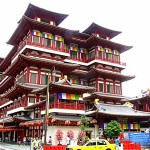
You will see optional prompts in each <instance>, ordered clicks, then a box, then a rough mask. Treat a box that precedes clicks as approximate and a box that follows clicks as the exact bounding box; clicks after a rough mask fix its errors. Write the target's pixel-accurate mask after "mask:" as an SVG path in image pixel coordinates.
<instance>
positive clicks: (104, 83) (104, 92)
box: [104, 79, 106, 93]
mask: <svg viewBox="0 0 150 150" xmlns="http://www.w3.org/2000/svg"><path fill="white" fill-rule="evenodd" d="M104 93H106V79H104Z"/></svg>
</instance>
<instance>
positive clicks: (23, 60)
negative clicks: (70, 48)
mask: <svg viewBox="0 0 150 150" xmlns="http://www.w3.org/2000/svg"><path fill="white" fill-rule="evenodd" d="M29 64H30V65H32V66H37V67H40V66H44V67H45V68H48V69H49V68H51V67H53V66H55V67H56V68H59V69H60V70H65V72H67V71H68V72H70V71H73V70H75V69H76V68H78V67H79V65H77V64H71V63H64V62H61V61H56V60H50V59H42V58H39V57H32V56H25V55H23V54H20V55H19V56H18V59H17V60H16V61H15V62H14V63H13V64H12V65H11V66H10V67H9V68H8V69H7V70H6V71H5V74H6V75H11V76H15V75H16V74H17V73H18V72H19V71H21V70H22V68H24V67H26V66H27V65H29Z"/></svg>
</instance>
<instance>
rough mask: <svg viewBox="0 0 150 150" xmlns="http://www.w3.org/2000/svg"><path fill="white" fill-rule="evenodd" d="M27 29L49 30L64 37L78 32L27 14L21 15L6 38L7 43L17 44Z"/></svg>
mask: <svg viewBox="0 0 150 150" xmlns="http://www.w3.org/2000/svg"><path fill="white" fill-rule="evenodd" d="M29 30H39V31H41V32H48V33H49V32H50V33H52V34H53V35H60V36H63V37H64V38H70V37H72V36H73V35H75V34H77V33H78V32H79V31H75V30H69V29H65V28H61V27H58V26H54V25H50V24H48V23H44V22H39V21H36V20H33V19H31V18H28V17H27V16H23V17H22V19H21V21H20V23H19V25H18V27H17V28H16V30H15V31H14V33H13V34H12V36H11V37H10V39H9V40H8V42H7V44H11V45H16V44H18V43H19V42H20V41H21V40H22V39H23V38H24V37H25V35H26V34H27V33H28V32H29Z"/></svg>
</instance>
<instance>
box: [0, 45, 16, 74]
mask: <svg viewBox="0 0 150 150" xmlns="http://www.w3.org/2000/svg"><path fill="white" fill-rule="evenodd" d="M16 52H17V48H16V47H13V48H12V49H11V51H10V52H9V53H8V55H7V56H6V57H5V58H4V60H3V61H2V62H1V63H0V72H4V71H5V70H6V69H7V68H8V66H9V65H10V64H11V58H12V57H13V56H14V54H15V53H16Z"/></svg>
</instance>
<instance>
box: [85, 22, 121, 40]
mask: <svg viewBox="0 0 150 150" xmlns="http://www.w3.org/2000/svg"><path fill="white" fill-rule="evenodd" d="M83 33H86V34H90V35H91V34H92V33H100V34H101V35H105V36H107V37H109V38H110V39H111V38H113V37H115V36H117V35H118V34H120V33H121V32H120V31H115V30H111V29H108V28H104V27H102V26H99V25H98V24H96V23H92V24H91V25H90V26H89V27H88V28H87V29H85V30H84V31H83Z"/></svg>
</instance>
